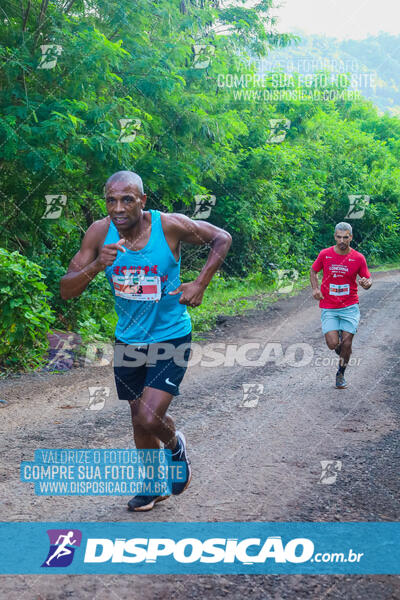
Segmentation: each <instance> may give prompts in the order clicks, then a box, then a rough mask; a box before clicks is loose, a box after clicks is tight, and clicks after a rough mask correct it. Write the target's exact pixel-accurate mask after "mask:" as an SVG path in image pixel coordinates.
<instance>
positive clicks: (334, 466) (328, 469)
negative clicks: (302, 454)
mask: <svg viewBox="0 0 400 600" xmlns="http://www.w3.org/2000/svg"><path fill="white" fill-rule="evenodd" d="M320 463H321V469H322V473H321V477H320V478H319V483H323V484H324V485H332V484H333V483H336V479H337V476H338V474H339V471H341V470H342V461H341V460H321V461H320Z"/></svg>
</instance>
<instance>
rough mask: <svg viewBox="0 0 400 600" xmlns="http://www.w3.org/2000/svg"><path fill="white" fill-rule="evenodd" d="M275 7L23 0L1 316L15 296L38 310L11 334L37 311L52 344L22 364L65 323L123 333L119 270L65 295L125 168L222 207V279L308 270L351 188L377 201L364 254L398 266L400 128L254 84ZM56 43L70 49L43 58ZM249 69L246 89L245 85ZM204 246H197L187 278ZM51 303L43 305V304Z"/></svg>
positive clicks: (368, 111)
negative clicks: (273, 97) (115, 281)
mask: <svg viewBox="0 0 400 600" xmlns="http://www.w3.org/2000/svg"><path fill="white" fill-rule="evenodd" d="M271 3H272V0H262V1H260V2H259V3H258V5H257V6H256V7H255V8H252V9H249V8H246V7H245V6H244V5H242V4H239V5H238V3H236V5H235V6H233V7H226V4H224V7H222V6H219V3H218V1H214V2H210V1H207V0H192V1H189V0H181V1H180V2H178V1H177V0H172V1H171V0H158V1H156V0H155V1H153V2H149V1H148V0H137V1H136V2H135V3H132V2H130V1H128V0H119V1H118V2H109V1H107V2H104V1H102V0H93V2H86V1H85V2H84V1H83V0H75V1H74V0H69V2H65V3H64V4H63V3H61V2H58V1H57V2H52V3H49V2H46V0H43V1H42V2H39V1H38V0H33V1H32V2H29V3H25V4H24V9H23V11H22V12H21V4H19V3H16V2H14V1H8V2H6V4H5V7H4V12H5V15H6V16H4V14H3V17H4V20H3V22H2V25H1V34H0V35H1V41H2V50H1V61H2V69H1V71H0V104H1V114H2V117H1V121H0V164H1V173H2V183H3V185H2V192H1V196H0V211H1V217H2V218H1V221H2V225H1V227H2V229H1V243H0V245H1V247H2V248H3V249H4V251H3V252H2V253H1V254H0V298H1V301H2V308H3V307H4V302H5V301H7V303H8V304H7V306H8V307H12V306H13V305H12V302H11V300H12V299H15V300H16V301H17V304H15V307H17V306H21V305H23V306H28V305H29V306H30V308H29V310H28V309H27V310H25V311H21V310H19V309H18V311H17V310H15V312H14V313H13V314H12V315H11V314H9V313H7V318H6V319H4V320H2V324H1V334H2V337H3V339H8V340H9V339H10V338H9V335H10V331H11V329H12V328H10V322H11V321H12V322H13V323H14V324H15V323H16V326H17V325H19V326H20V327H21V328H22V329H23V328H24V327H26V326H28V324H29V323H32V321H31V311H32V310H33V311H34V312H35V311H36V312H35V314H36V316H37V318H38V319H39V320H40V321H41V326H40V327H37V336H36V341H37V346H35V347H33V348H31V345H29V344H27V345H26V353H25V354H23V357H24V358H22V355H21V358H20V364H23V365H27V364H29V361H30V358H29V357H30V356H31V354H32V356H33V359H32V360H36V357H37V355H38V348H41V347H42V346H41V344H42V345H43V340H44V337H45V332H46V329H47V328H48V326H49V323H50V322H51V321H52V326H53V327H58V328H61V329H72V330H75V331H79V332H80V333H81V334H83V336H84V338H93V336H98V337H109V336H111V335H112V331H113V326H114V324H115V315H114V313H113V310H112V302H111V294H110V293H109V290H108V289H107V286H106V281H105V278H104V277H101V276H98V277H97V278H96V280H95V281H93V282H92V283H91V284H90V286H89V288H88V290H87V291H86V292H85V293H84V294H83V295H82V296H81V297H80V298H78V299H75V300H73V301H69V302H64V301H62V300H61V299H60V297H59V292H58V289H59V279H60V277H61V276H62V274H63V273H64V272H65V269H66V267H67V265H68V262H69V260H70V258H71V257H72V255H73V254H74V253H75V252H76V251H77V250H78V248H79V244H80V240H81V238H82V235H83V233H84V231H85V230H86V228H87V227H88V225H90V224H91V223H92V222H93V221H94V220H95V219H97V218H100V217H101V216H104V214H105V204H104V199H103V196H102V190H103V186H104V182H105V180H106V178H107V177H108V176H109V175H110V174H111V173H112V172H114V171H116V170H119V169H131V170H135V171H137V172H138V173H139V174H140V175H141V176H142V178H143V180H144V183H145V188H146V192H147V193H148V196H149V206H150V207H156V208H159V209H161V210H167V211H171V210H175V211H180V212H185V213H186V214H188V215H190V216H191V215H193V212H194V209H195V197H196V196H198V195H208V194H211V195H213V196H215V197H216V204H215V207H213V208H212V211H211V215H210V217H209V220H210V221H211V222H213V223H215V224H217V225H219V226H222V227H224V228H226V229H227V230H228V231H229V232H230V233H231V234H232V236H233V246H232V250H231V252H230V255H229V258H228V260H227V262H226V265H225V267H224V273H223V274H224V278H225V279H223V278H222V277H221V278H220V279H221V285H225V283H223V282H224V281H226V278H227V277H230V278H232V277H235V278H240V279H246V278H250V279H251V280H252V281H253V282H254V281H255V280H256V281H257V282H258V283H257V285H259V284H260V282H264V283H265V285H267V284H269V283H272V282H273V281H274V279H276V273H277V271H278V270H289V271H290V270H296V271H297V272H298V273H299V274H301V273H304V272H305V271H306V270H307V268H308V267H309V264H310V260H311V259H312V258H313V257H314V255H315V254H316V252H317V251H318V250H319V249H320V248H321V247H323V246H326V245H328V244H330V243H331V238H332V229H333V225H334V223H336V222H338V221H340V220H343V219H344V218H345V217H346V215H347V213H348V210H349V198H348V196H349V194H353V195H362V196H364V195H367V196H370V203H369V205H368V206H367V208H366V210H365V214H364V216H363V218H362V219H358V220H354V225H355V245H356V247H358V249H360V250H361V251H362V252H364V253H365V254H366V255H367V257H368V259H369V260H370V261H374V262H379V263H381V262H383V261H385V260H395V259H397V258H398V256H399V255H400V243H399V236H398V234H399V227H400V222H399V203H400V177H399V175H400V173H399V166H398V165H399V155H400V122H399V121H398V120H397V119H396V118H391V117H389V116H384V117H382V116H379V115H378V113H377V111H376V109H375V108H374V107H373V106H372V104H369V103H367V102H365V101H351V100H346V99H344V100H343V99H341V96H340V93H339V94H338V96H337V97H335V94H334V95H333V98H334V99H332V100H326V99H322V100H320V101H313V100H293V99H290V98H284V99H283V100H278V101H270V100H267V101H266V100H265V98H264V97H263V94H262V92H263V88H260V87H259V86H258V85H257V83H256V84H255V85H253V84H252V83H251V82H250V81H249V80H250V78H249V79H248V81H247V83H248V85H247V87H243V86H242V87H241V85H242V84H243V80H242V81H240V76H241V75H242V74H244V73H250V70H249V69H250V68H249V66H248V61H247V60H246V57H245V54H246V53H247V52H249V53H251V54H252V55H253V56H254V55H261V56H262V55H264V56H266V55H269V56H271V55H272V54H271V53H273V52H275V49H276V48H278V49H279V48H281V47H283V46H284V45H285V44H287V43H288V42H289V37H288V36H284V35H278V34H277V33H276V32H274V23H273V21H271V19H270V18H269V7H270V5H271ZM43 45H51V46H53V48H52V49H50V51H51V52H52V53H51V55H50V54H48V55H46V56H44V55H43V56H44V58H43V57H42V52H41V46H43ZM232 74H238V76H239V77H238V78H237V80H236V82H237V85H238V87H235V88H233V87H231V86H230V82H231V81H232V80H233V78H232V77H231V78H229V75H232ZM253 83H254V82H253ZM267 84H268V85H269V87H270V88H271V86H272V88H273V87H274V86H275V83H273V79H270V80H268V82H267ZM279 85H280V84H279ZM294 85H295V86H297V89H299V88H300V87H301V86H302V85H303V84H302V83H301V82H295V83H294ZM318 85H319V84H318V80H317V79H316V80H315V81H313V83H312V86H313V88H316V87H317V86H318ZM280 87H282V86H281V85H280ZM275 89H276V87H275ZM336 91H337V90H336ZM260 92H261V95H260ZM339 92H340V90H339ZM342 97H343V96H342ZM123 119H130V120H131V122H130V124H129V129H128V128H125V129H124V128H123V127H124V121H122V123H121V120H123ZM271 119H282V120H285V119H287V120H288V121H290V128H289V129H288V130H287V131H286V129H285V128H284V127H282V126H281V127H280V132H279V131H278V134H279V133H281V134H282V135H281V136H280V137H279V135H278V136H276V135H275V137H274V134H276V133H277V132H276V131H272V133H271V124H270V120H271ZM282 122H283V121H282ZM278 129H279V127H278ZM46 196H47V199H46ZM51 196H53V197H55V198H53V200H55V204H53V205H51V204H49V203H51V202H52V198H51ZM49 217H50V218H49ZM51 217H54V218H51ZM12 252H17V253H18V254H14V255H13V257H14V258H13V259H12V260H14V261H15V262H18V265H20V266H21V268H22V269H31V268H32V273H35V276H33V275H32V277H31V280H32V281H29V286H30V287H28V288H27V289H28V290H30V291H29V293H25V291H24V290H23V289H22V288H21V286H23V285H24V284H23V282H22V283H21V285H20V284H18V285H16V279H15V273H14V269H13V267H12V266H11V262H12V261H11V262H10V253H12ZM205 252H206V249H204V250H199V249H195V250H193V249H187V250H185V255H184V260H183V263H184V265H185V269H186V274H185V277H186V278H188V277H190V276H191V275H192V274H193V272H196V270H197V269H198V268H199V267H200V266H201V264H202V260H203V258H204V256H205ZM25 259H27V261H26V262H24V261H25ZM32 264H33V266H32V267H31V265H32ZM41 275H43V278H42V277H41ZM27 277H28V275H27ZM28 278H29V277H28ZM43 281H44V282H45V285H46V286H47V289H48V294H47V296H45V294H44V291H45V287H40V286H41V285H42V283H43ZM235 285H236V284H235ZM35 286H36V291H35V289H34V288H35ZM38 286H39V287H38ZM245 286H246V283H244V286H243V290H245ZM10 289H11V290H12V291H11V292H10ZM10 293H11V294H12V298H10ZM35 294H39V295H41V300H40V302H38V304H35V303H33V304H30V299H32V298H33V297H34V296H35ZM22 296H23V297H22ZM20 301H21V302H20ZM41 303H44V304H45V307H46V309H44V308H43V306H42V305H41ZM48 305H49V306H50V307H51V310H52V315H53V316H52V317H51V316H49V315H50V312H49V311H48V310H47V306H48ZM35 307H36V308H35ZM7 310H9V309H8V308H7ZM10 319H11V321H10ZM13 319H14V320H13ZM13 331H15V329H14V330H13ZM0 361H1V362H2V363H3V366H7V367H10V365H11V364H14V362H12V361H11V362H10V361H7V358H6V357H4V356H3V355H0Z"/></svg>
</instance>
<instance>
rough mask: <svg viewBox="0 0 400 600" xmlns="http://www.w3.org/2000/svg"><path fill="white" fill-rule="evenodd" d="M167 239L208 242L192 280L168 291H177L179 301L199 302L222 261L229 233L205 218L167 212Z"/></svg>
mask: <svg viewBox="0 0 400 600" xmlns="http://www.w3.org/2000/svg"><path fill="white" fill-rule="evenodd" d="M168 217H169V218H168V224H167V228H166V229H167V231H166V234H167V239H168V238H169V239H172V240H177V242H178V243H179V242H184V243H187V244H192V245H195V246H202V245H206V244H208V245H210V246H211V249H210V253H209V255H208V258H207V261H206V263H205V265H204V267H203V268H202V270H201V273H200V274H199V276H198V277H197V278H196V280H195V281H192V282H190V283H183V284H181V285H180V286H179V287H178V288H177V289H176V290H174V291H173V292H170V294H179V293H180V292H182V296H181V298H180V299H179V302H180V303H181V304H188V305H190V306H199V305H200V304H201V302H202V299H203V294H204V291H205V289H206V287H207V285H208V284H209V283H210V281H211V279H212V278H213V276H214V275H215V273H216V272H217V270H218V268H219V267H220V266H221V265H222V263H223V262H224V260H225V257H226V255H227V254H228V251H229V248H230V246H231V243H232V237H231V235H230V234H229V233H228V232H227V231H225V230H224V229H220V228H219V227H216V226H215V225H212V224H211V223H207V221H193V220H192V219H189V217H186V216H185V215H180V214H172V215H168Z"/></svg>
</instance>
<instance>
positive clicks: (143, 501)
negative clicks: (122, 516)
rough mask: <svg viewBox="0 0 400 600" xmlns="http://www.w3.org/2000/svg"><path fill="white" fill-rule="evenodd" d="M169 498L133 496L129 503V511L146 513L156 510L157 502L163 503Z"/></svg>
mask: <svg viewBox="0 0 400 600" xmlns="http://www.w3.org/2000/svg"><path fill="white" fill-rule="evenodd" d="M167 498H169V496H133V498H132V499H131V500H129V502H128V510H132V511H143V512H144V511H146V510H151V509H152V508H154V505H155V504H156V502H162V501H163V500H166V499H167Z"/></svg>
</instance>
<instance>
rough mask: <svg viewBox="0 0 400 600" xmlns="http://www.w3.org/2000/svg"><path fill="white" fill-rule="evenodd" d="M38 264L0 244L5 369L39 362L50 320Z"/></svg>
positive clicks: (0, 355) (0, 360)
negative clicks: (0, 246) (1, 246)
mask: <svg viewBox="0 0 400 600" xmlns="http://www.w3.org/2000/svg"><path fill="white" fill-rule="evenodd" d="M43 278H44V276H43V274H42V272H41V269H40V267H39V266H38V265H37V264H35V263H34V262H32V261H30V260H28V259H27V258H25V257H24V256H22V255H21V254H20V253H19V252H17V251H15V252H11V253H10V252H8V251H7V250H5V249H3V248H0V306H1V321H0V335H1V339H2V344H1V346H0V367H1V368H2V370H5V371H9V370H14V369H17V368H18V369H21V368H33V367H35V366H38V365H40V364H41V363H42V362H43V357H44V355H45V353H46V349H47V347H48V340H47V332H48V331H49V327H50V324H51V323H53V321H54V316H53V311H52V310H51V309H50V307H49V305H48V300H49V299H50V294H49V292H48V291H47V287H46V285H45V284H44V283H43V281H42V279H43Z"/></svg>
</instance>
